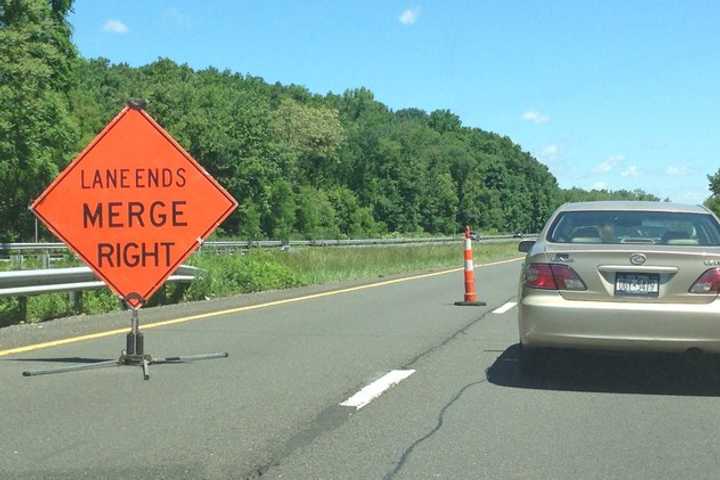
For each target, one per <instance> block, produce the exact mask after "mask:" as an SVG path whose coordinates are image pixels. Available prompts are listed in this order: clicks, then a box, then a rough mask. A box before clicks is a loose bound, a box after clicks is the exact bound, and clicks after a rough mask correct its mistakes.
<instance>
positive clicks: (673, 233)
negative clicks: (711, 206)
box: [547, 211, 720, 246]
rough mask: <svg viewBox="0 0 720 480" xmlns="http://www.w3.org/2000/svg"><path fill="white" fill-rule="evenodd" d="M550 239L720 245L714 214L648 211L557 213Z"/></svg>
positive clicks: (553, 240) (558, 241) (568, 241)
mask: <svg viewBox="0 0 720 480" xmlns="http://www.w3.org/2000/svg"><path fill="white" fill-rule="evenodd" d="M547 239H548V241H549V242H555V243H600V244H617V243H639V244H657V245H686V246H720V228H719V226H718V223H717V221H716V220H715V218H714V217H713V216H712V215H708V214H702V213H680V212H648V211H573V212H564V213H561V214H560V215H558V217H557V218H556V219H555V221H554V222H553V224H552V226H551V228H550V231H549V232H548V235H547Z"/></svg>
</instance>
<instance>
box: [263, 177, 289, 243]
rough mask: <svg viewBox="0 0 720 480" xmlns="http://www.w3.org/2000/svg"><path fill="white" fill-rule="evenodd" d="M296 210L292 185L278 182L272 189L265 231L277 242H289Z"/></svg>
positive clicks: (283, 181)
mask: <svg viewBox="0 0 720 480" xmlns="http://www.w3.org/2000/svg"><path fill="white" fill-rule="evenodd" d="M295 209H296V206H295V194H294V193H293V190H292V187H291V186H290V183H289V182H287V181H285V180H278V181H277V182H276V183H275V184H274V185H273V186H272V187H271V189H270V213H269V215H268V216H267V218H266V222H265V224H266V228H265V231H266V232H269V233H271V234H272V236H273V238H275V239H277V240H283V241H287V240H289V239H290V235H291V234H292V233H293V226H294V224H295Z"/></svg>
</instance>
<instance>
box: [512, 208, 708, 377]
mask: <svg viewBox="0 0 720 480" xmlns="http://www.w3.org/2000/svg"><path fill="white" fill-rule="evenodd" d="M520 251H523V252H527V258H526V259H525V263H524V265H523V269H522V275H521V280H520V289H519V301H518V309H519V311H518V324H519V329H520V346H521V348H520V352H521V354H520V362H521V368H523V369H528V368H530V369H532V368H534V367H535V366H537V364H538V363H539V362H541V361H542V358H543V357H542V355H541V353H542V352H543V351H544V349H546V348H579V349H599V350H627V351H631V350H633V351H637V350H649V351H668V352H672V351H675V352H684V351H697V350H700V351H711V352H720V300H718V292H719V291H720V222H718V218H717V217H716V216H715V215H713V214H712V212H710V211H709V210H707V209H706V208H704V207H701V206H690V205H679V204H674V203H662V202H616V201H614V202H584V203H569V204H565V205H563V206H562V207H560V208H559V209H558V210H557V211H556V212H555V213H554V214H553V215H552V217H551V218H550V220H549V221H548V223H547V224H546V225H545V228H544V229H543V231H542V232H541V234H540V236H539V238H538V240H537V241H534V242H532V241H525V242H521V243H520Z"/></svg>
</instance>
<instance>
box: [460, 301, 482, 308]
mask: <svg viewBox="0 0 720 480" xmlns="http://www.w3.org/2000/svg"><path fill="white" fill-rule="evenodd" d="M455 305H457V306H458V307H484V306H486V305H487V303H485V302H465V301H462V302H455Z"/></svg>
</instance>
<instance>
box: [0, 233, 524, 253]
mask: <svg viewBox="0 0 720 480" xmlns="http://www.w3.org/2000/svg"><path fill="white" fill-rule="evenodd" d="M534 236H535V234H523V235H518V234H516V235H482V236H479V237H477V238H476V239H475V240H476V241H477V242H480V243H495V242H501V241H508V240H518V241H520V240H522V239H526V238H532V237H534ZM462 239H463V237H461V236H457V237H454V236H450V237H420V238H364V239H352V240H290V241H289V242H283V241H280V240H257V241H253V240H209V241H206V242H203V244H202V247H201V249H202V250H205V249H217V250H234V249H243V248H244V249H249V248H281V247H352V246H371V245H408V244H434V243H437V244H441V243H452V242H458V241H461V240H462ZM65 250H67V246H66V245H65V244H64V243H60V242H47V243H0V252H2V253H5V254H10V255H12V254H15V255H17V254H23V253H25V254H33V253H35V254H43V253H47V252H59V251H65Z"/></svg>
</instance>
